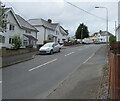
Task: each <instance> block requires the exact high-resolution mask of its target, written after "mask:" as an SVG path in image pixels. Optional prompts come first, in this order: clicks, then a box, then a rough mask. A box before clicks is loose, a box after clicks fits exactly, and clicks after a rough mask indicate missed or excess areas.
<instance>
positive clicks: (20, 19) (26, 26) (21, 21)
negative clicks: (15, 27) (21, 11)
mask: <svg viewBox="0 0 120 101" xmlns="http://www.w3.org/2000/svg"><path fill="white" fill-rule="evenodd" d="M15 15H16V17H17V19H18V21H19V22H20V24H21V27H22V28H27V29H31V30H34V31H37V29H36V28H35V27H33V26H32V25H31V24H29V23H28V22H27V21H26V20H24V19H23V18H22V17H21V16H19V15H17V14H15Z"/></svg>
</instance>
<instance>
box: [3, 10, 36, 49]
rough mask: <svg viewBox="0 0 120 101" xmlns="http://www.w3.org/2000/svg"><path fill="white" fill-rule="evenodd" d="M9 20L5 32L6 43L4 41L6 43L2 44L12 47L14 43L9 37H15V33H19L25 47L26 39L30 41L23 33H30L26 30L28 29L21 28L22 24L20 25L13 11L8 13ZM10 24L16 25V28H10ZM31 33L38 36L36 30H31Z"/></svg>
mask: <svg viewBox="0 0 120 101" xmlns="http://www.w3.org/2000/svg"><path fill="white" fill-rule="evenodd" d="M7 21H8V22H9V23H8V24H7V29H6V32H5V33H4V35H5V43H3V44H4V45H2V46H5V47H7V48H11V47H12V44H10V43H9V38H13V37H14V36H15V35H18V36H20V38H21V40H22V47H25V46H24V43H23V42H24V40H27V42H28V43H29V41H28V38H27V37H25V36H24V35H23V34H28V33H26V32H25V30H26V29H21V28H20V26H19V25H18V23H17V21H16V20H15V18H14V16H13V14H12V13H11V11H10V12H8V13H7ZM10 24H11V25H14V30H10V29H9V28H10ZM31 35H32V36H34V37H35V38H36V32H35V31H31ZM34 45H35V44H34Z"/></svg>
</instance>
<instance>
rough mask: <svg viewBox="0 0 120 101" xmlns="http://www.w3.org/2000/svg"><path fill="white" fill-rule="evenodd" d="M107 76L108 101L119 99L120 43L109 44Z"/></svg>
mask: <svg viewBox="0 0 120 101" xmlns="http://www.w3.org/2000/svg"><path fill="white" fill-rule="evenodd" d="M109 75H110V76H109V77H110V79H109V94H110V99H120V42H115V43H111V44H110V51H109Z"/></svg>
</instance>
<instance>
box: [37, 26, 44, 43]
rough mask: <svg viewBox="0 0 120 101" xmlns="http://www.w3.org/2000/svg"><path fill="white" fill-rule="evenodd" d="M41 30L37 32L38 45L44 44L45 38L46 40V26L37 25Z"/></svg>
mask: <svg viewBox="0 0 120 101" xmlns="http://www.w3.org/2000/svg"><path fill="white" fill-rule="evenodd" d="M35 28H36V29H37V30H38V31H39V32H38V33H37V39H38V41H37V45H41V44H43V40H44V31H45V28H44V27H43V26H39V27H35Z"/></svg>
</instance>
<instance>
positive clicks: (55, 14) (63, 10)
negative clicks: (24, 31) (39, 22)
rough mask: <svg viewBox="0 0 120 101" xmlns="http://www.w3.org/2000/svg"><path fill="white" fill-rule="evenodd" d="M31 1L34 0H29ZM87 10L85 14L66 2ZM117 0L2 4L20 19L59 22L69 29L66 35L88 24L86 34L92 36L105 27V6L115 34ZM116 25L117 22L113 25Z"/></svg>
mask: <svg viewBox="0 0 120 101" xmlns="http://www.w3.org/2000/svg"><path fill="white" fill-rule="evenodd" d="M33 1H34V2H33ZM66 1H67V2H70V3H72V4H73V5H76V6H77V7H79V8H81V9H83V10H85V11H87V12H89V13H90V14H93V15H95V16H93V15H90V14H88V13H86V12H85V11H83V10H80V9H78V8H76V7H74V6H72V5H70V4H69V3H67V2H66ZM118 1H119V0H104V1H103V0H97V1H96V0H3V1H2V2H3V3H4V4H5V5H6V7H12V8H13V10H14V11H15V13H16V14H19V15H20V16H22V17H23V18H24V19H26V20H28V19H34V18H42V19H45V20H47V19H52V22H53V23H60V25H61V26H63V28H64V29H66V30H68V31H69V36H74V35H75V32H76V30H77V28H78V26H79V25H80V23H84V24H85V25H87V26H88V30H89V32H90V33H89V34H90V35H92V34H93V33H95V32H99V31H100V30H103V31H104V30H106V9H104V8H99V9H98V8H97V9H96V8H95V6H99V7H106V8H108V21H109V23H108V30H109V32H111V33H112V34H114V33H115V21H116V24H117V23H118ZM117 25H118V24H117Z"/></svg>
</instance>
